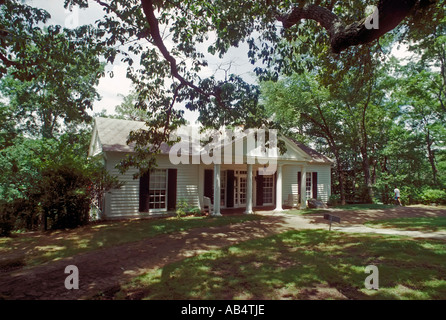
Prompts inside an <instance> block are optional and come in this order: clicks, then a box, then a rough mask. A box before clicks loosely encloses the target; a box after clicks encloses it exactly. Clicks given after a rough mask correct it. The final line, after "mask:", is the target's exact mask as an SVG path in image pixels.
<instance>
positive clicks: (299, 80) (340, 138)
mask: <svg viewBox="0 0 446 320" xmlns="http://www.w3.org/2000/svg"><path fill="white" fill-rule="evenodd" d="M261 87H262V95H263V97H264V101H263V103H264V104H265V108H266V110H267V112H268V114H269V115H270V116H274V117H275V120H276V121H277V122H279V123H281V125H282V132H283V133H286V134H287V136H293V135H296V133H297V137H296V138H297V139H298V140H302V139H305V140H307V142H313V143H314V142H317V139H319V138H320V139H323V142H322V144H325V145H328V150H325V148H324V151H325V153H327V151H328V154H330V155H333V156H334V159H335V162H336V176H337V179H338V183H339V194H340V200H341V204H345V202H346V197H345V178H344V174H345V172H344V171H345V169H344V167H345V165H346V163H345V161H346V159H345V158H344V156H343V155H344V154H345V152H344V151H345V150H344V149H346V148H343V146H346V145H348V144H346V143H344V141H345V140H346V138H347V137H349V135H348V134H346V132H345V130H344V129H345V127H344V126H342V120H343V117H342V113H341V112H339V110H340V109H341V108H342V106H340V105H339V103H338V102H337V101H334V99H332V98H331V96H330V91H329V90H328V89H327V88H325V87H323V86H322V85H321V84H320V83H318V81H317V80H316V75H315V74H314V73H309V72H307V73H303V74H293V75H292V76H290V77H288V78H284V79H282V80H279V81H277V82H272V81H268V82H264V83H262V85H261Z"/></svg>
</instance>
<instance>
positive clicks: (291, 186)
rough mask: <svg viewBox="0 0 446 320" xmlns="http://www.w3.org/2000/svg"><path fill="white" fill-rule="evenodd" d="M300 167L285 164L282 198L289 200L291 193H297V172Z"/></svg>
mask: <svg viewBox="0 0 446 320" xmlns="http://www.w3.org/2000/svg"><path fill="white" fill-rule="evenodd" d="M298 171H300V167H298V166H292V165H285V166H283V167H282V200H283V201H287V200H288V195H289V194H294V195H297V194H298V193H299V189H298V186H297V172H298Z"/></svg>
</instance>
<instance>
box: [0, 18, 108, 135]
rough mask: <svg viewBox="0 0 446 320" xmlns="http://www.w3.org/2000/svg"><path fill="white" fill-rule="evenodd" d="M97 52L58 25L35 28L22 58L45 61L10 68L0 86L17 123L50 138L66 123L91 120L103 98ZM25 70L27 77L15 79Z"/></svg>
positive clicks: (100, 67) (35, 133) (101, 69)
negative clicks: (99, 90)
mask: <svg viewBox="0 0 446 320" xmlns="http://www.w3.org/2000/svg"><path fill="white" fill-rule="evenodd" d="M98 53H99V51H98V49H97V48H95V47H92V46H91V43H88V42H87V43H84V42H82V41H79V42H76V41H73V39H70V38H69V35H68V34H66V33H64V32H62V30H61V29H60V27H58V26H55V27H53V26H50V27H48V28H47V30H44V31H41V32H40V33H39V32H37V31H36V30H35V31H34V34H33V38H32V41H27V43H26V45H25V46H24V47H23V52H21V55H22V56H25V55H27V56H28V59H35V60H36V61H40V62H41V63H39V64H36V65H33V66H29V67H28V68H26V71H22V70H20V69H18V68H17V67H16V66H11V67H10V68H9V70H8V74H7V75H6V76H5V77H4V78H3V79H2V80H1V83H0V89H1V91H2V93H3V95H4V96H5V97H6V98H8V99H9V106H10V110H11V111H12V112H13V116H14V118H15V119H16V122H17V124H18V125H23V129H24V130H26V131H27V132H28V133H29V134H32V135H34V136H41V137H44V138H51V137H54V135H55V133H56V132H58V128H60V126H61V121H64V123H65V124H68V123H71V122H76V123H81V122H83V121H86V120H89V118H90V117H89V115H88V114H87V110H88V109H92V106H93V101H94V100H95V99H97V98H98V97H99V96H98V94H97V92H96V89H95V86H96V85H97V84H98V80H99V78H100V77H101V76H102V72H103V66H102V64H101V63H100V62H99V57H98V56H97V55H98ZM22 72H26V74H27V76H29V77H28V79H26V80H21V79H20V77H19V78H17V77H16V76H15V75H17V74H21V73H22Z"/></svg>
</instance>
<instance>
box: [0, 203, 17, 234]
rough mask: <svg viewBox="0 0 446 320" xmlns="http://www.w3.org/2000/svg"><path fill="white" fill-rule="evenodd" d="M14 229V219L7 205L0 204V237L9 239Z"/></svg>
mask: <svg viewBox="0 0 446 320" xmlns="http://www.w3.org/2000/svg"><path fill="white" fill-rule="evenodd" d="M13 228H14V219H13V216H12V215H11V212H10V211H9V210H8V207H7V203H1V204H0V237H9V236H10V235H11V231H12V230H13Z"/></svg>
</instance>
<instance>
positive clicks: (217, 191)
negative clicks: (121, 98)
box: [212, 164, 221, 216]
mask: <svg viewBox="0 0 446 320" xmlns="http://www.w3.org/2000/svg"><path fill="white" fill-rule="evenodd" d="M220 185H221V184H220V164H214V212H213V213H212V215H213V216H221V213H220Z"/></svg>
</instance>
